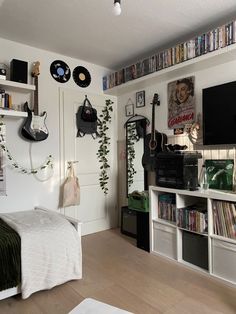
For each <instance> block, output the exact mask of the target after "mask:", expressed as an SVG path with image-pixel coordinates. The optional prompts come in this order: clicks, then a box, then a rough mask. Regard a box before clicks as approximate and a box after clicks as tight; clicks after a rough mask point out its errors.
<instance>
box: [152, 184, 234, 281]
mask: <svg viewBox="0 0 236 314" xmlns="http://www.w3.org/2000/svg"><path fill="white" fill-rule="evenodd" d="M163 194H167V195H168V194H172V195H173V198H175V201H176V216H177V219H176V220H177V221H178V212H179V211H178V209H180V208H184V207H186V206H191V205H198V204H203V205H205V207H206V209H207V225H208V228H207V230H206V232H203V233H200V232H195V231H191V230H189V229H185V228H182V227H179V226H178V223H177V222H172V221H168V220H164V219H160V218H159V216H160V214H159V212H160V209H159V200H160V196H161V195H163ZM149 195H150V252H151V253H152V254H156V255H161V256H164V257H167V258H169V259H172V260H175V261H177V262H180V263H182V264H184V265H187V266H190V267H192V268H194V269H197V270H199V271H204V272H206V273H208V274H209V275H211V276H215V277H217V278H220V279H223V280H225V281H227V282H229V283H231V284H233V285H236V267H235V265H236V239H231V238H227V237H223V236H219V235H216V234H214V228H213V210H212V202H213V201H226V202H227V201H228V202H233V203H236V194H234V193H224V192H221V191H219V192H218V191H215V190H207V191H200V190H199V191H187V190H179V189H170V188H163V187H157V186H150V188H149ZM199 247H200V249H199ZM192 248H193V249H192ZM184 250H185V253H184ZM187 250H189V251H187ZM189 252H193V259H192V260H190V261H189V260H188V258H187V259H186V254H187V255H188V254H189ZM190 254H191V253H190ZM196 256H197V258H196V259H197V260H200V264H201V259H202V260H203V264H204V263H205V264H204V265H205V266H206V267H205V266H202V265H199V264H198V263H195V257H196ZM206 263H207V265H206Z"/></svg>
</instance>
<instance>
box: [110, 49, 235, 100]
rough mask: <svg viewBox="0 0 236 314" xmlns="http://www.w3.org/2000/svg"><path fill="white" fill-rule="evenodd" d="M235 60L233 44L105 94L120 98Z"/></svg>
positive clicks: (130, 82) (115, 88)
mask: <svg viewBox="0 0 236 314" xmlns="http://www.w3.org/2000/svg"><path fill="white" fill-rule="evenodd" d="M235 59H236V44H232V45H230V46H226V47H224V48H220V49H218V50H214V51H211V52H208V53H206V54H203V55H201V56H197V57H195V58H193V59H189V60H186V61H184V62H181V63H178V64H175V65H172V66H169V67H167V68H164V69H162V70H158V71H156V72H153V73H151V74H148V75H145V76H142V77H140V78H137V79H134V80H131V81H129V82H127V83H123V84H121V85H118V86H115V87H113V88H110V89H107V90H105V91H104V93H105V94H108V95H115V96H120V95H122V94H125V93H129V92H133V91H134V90H138V89H144V88H146V87H148V86H150V85H153V84H156V83H158V82H161V81H164V80H171V79H173V78H175V77H176V76H180V77H181V76H183V75H187V74H190V73H193V72H197V71H201V70H204V69H207V68H211V67H213V66H216V65H220V64H224V63H226V62H230V61H233V60H235Z"/></svg>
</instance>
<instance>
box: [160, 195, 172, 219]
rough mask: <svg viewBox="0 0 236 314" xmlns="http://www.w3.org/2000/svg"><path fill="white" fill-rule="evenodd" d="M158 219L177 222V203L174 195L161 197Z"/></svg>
mask: <svg viewBox="0 0 236 314" xmlns="http://www.w3.org/2000/svg"><path fill="white" fill-rule="evenodd" d="M158 217H159V218H160V219H164V220H168V221H171V222H176V203H175V195H174V194H162V195H160V196H159V205H158Z"/></svg>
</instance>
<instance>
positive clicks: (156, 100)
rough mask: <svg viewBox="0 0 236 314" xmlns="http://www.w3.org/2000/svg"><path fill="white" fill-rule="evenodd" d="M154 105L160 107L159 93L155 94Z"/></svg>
mask: <svg viewBox="0 0 236 314" xmlns="http://www.w3.org/2000/svg"><path fill="white" fill-rule="evenodd" d="M152 105H157V106H160V98H159V95H158V94H157V93H155V94H154V96H153V100H152Z"/></svg>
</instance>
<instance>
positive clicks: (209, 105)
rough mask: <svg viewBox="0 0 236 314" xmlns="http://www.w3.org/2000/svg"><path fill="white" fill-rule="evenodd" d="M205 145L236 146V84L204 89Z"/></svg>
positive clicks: (231, 83)
mask: <svg viewBox="0 0 236 314" xmlns="http://www.w3.org/2000/svg"><path fill="white" fill-rule="evenodd" d="M202 114H203V144H204V145H217V144H236V82H230V83H226V84H222V85H218V86H213V87H209V88H205V89H203V93H202Z"/></svg>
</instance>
